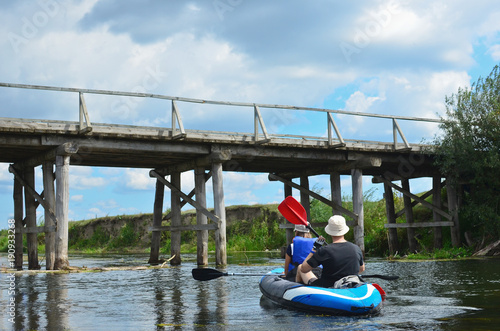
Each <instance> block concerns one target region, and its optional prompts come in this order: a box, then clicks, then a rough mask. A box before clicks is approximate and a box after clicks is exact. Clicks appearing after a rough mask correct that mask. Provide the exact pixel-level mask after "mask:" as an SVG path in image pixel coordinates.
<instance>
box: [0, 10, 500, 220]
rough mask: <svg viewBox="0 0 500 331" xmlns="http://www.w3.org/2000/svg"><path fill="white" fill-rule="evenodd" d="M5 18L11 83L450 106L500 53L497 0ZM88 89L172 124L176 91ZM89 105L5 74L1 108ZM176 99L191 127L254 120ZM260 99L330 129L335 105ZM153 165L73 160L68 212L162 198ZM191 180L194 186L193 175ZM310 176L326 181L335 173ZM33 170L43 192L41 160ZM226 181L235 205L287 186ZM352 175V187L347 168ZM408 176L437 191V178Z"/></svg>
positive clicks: (89, 213)
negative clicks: (149, 96)
mask: <svg viewBox="0 0 500 331" xmlns="http://www.w3.org/2000/svg"><path fill="white" fill-rule="evenodd" d="M0 22H1V23H0V35H1V36H2V38H0V61H1V63H2V65H1V66H0V77H1V78H0V81H2V82H6V83H21V84H33V85H50V86H61V87H78V88H88V89H105V90H118V91H128V92H147V93H155V94H165V95H170V96H181V97H191V98H200V99H212V100H224V101H241V102H255V103H268V104H284V105H296V106H306V107H321V108H331V109H344V110H348V111H358V112H359V111H361V112H368V113H381V114H392V115H402V116H417V117H430V118H436V117H437V116H439V115H442V114H444V110H445V107H444V98H445V96H446V95H451V94H452V93H455V92H456V91H457V90H458V88H459V87H466V86H469V85H470V84H471V83H472V82H474V81H475V80H476V79H477V78H478V77H479V76H483V77H484V76H487V75H488V74H489V73H490V71H491V70H492V68H493V66H494V65H496V64H498V63H499V62H500V34H499V32H500V7H499V6H498V4H497V2H496V1H487V0H478V1H475V2H470V1H453V2H452V1H409V0H407V1H373V0H370V1H368V0H364V1H362V0H361V1H350V2H347V1H309V2H304V1H298V0H288V1H284V0H277V1H262V0H252V1H249V0H213V1H159V0H157V1H153V0H150V1H138V0H136V1H132V0H107V1H103V0H39V1H8V2H7V1H3V2H1V3H0ZM86 101H87V107H88V110H89V116H90V119H91V121H92V122H104V123H115V124H118V123H122V124H134V125H154V126H166V127H169V126H170V125H171V123H170V122H169V121H170V118H169V114H168V112H169V109H170V105H169V104H168V103H165V102H161V101H159V100H142V99H141V100H137V99H131V98H125V99H124V98H121V99H120V98H111V97H102V96H92V95H86ZM77 104H78V100H77V96H76V95H74V94H70V93H68V94H60V93H59V94H58V93H55V92H47V91H27V90H18V89H8V88H0V117H23V118H41V119H58V120H77V119H78V108H77ZM179 108H180V111H181V115H182V116H183V121H184V125H185V127H186V129H214V130H228V131H229V130H231V131H236V130H241V131H251V130H252V121H251V119H252V117H251V116H252V111H253V110H252V109H238V110H237V111H235V110H234V109H228V108H226V109H223V108H221V107H210V106H203V108H201V107H200V106H197V105H190V104H184V103H183V104H180V107H179ZM261 111H262V112H263V116H264V120H265V121H266V123H267V126H268V130H269V131H271V132H272V133H292V134H304V135H315V136H323V135H325V134H326V124H325V116H324V114H318V113H305V112H293V111H290V112H285V111H271V110H261ZM336 120H337V121H338V122H337V124H338V125H339V128H340V130H341V132H342V134H343V136H344V138H353V139H380V140H387V141H390V140H391V138H392V136H391V132H390V129H391V126H390V125H391V124H390V123H386V122H370V121H369V120H367V119H365V118H352V117H350V116H349V117H345V116H338V117H337V118H336ZM400 124H401V126H402V127H403V130H404V132H405V135H406V137H407V138H408V139H409V140H410V142H420V141H421V140H422V139H423V138H425V139H428V140H431V139H432V137H433V136H434V135H435V134H436V133H438V132H437V127H436V126H435V125H434V126H433V125H412V124H410V123H404V121H403V122H402V123H400ZM374 128H376V130H375V129H374ZM7 169H8V164H1V163H0V228H3V227H5V226H6V224H7V220H8V219H9V218H12V216H13V202H12V180H13V178H12V175H11V174H10V173H9V172H8V170H7ZM147 173H148V169H121V168H120V169H118V168H88V167H77V166H72V167H71V168H70V199H71V200H70V205H69V209H70V210H69V215H70V219H72V220H81V219H86V218H92V217H96V216H97V217H99V216H105V215H119V214H136V213H150V212H152V209H153V198H154V186H155V185H154V181H153V180H152V179H150V178H149V176H148V174H147ZM182 180H183V186H182V189H183V191H185V192H189V191H190V190H191V189H192V187H193V185H194V184H193V183H194V179H193V175H192V173H190V172H187V173H184V174H183V177H182ZM310 181H311V186H312V187H315V188H316V189H318V190H323V193H324V194H325V195H327V194H328V191H329V180H328V178H327V177H325V176H318V177H313V178H311V179H310ZM36 182H37V190H38V191H39V192H41V190H42V189H41V187H40V183H41V182H42V179H41V171H40V169H37V177H36ZM370 182H371V178H369V177H365V178H364V184H365V185H364V189H365V190H375V191H374V192H375V196H376V197H381V195H382V192H381V190H382V188H381V187H379V186H376V185H375V186H373V185H371V184H370ZM224 184H225V185H224V189H225V198H226V204H227V205H234V204H254V203H276V202H280V201H281V200H282V198H283V191H282V185H280V184H278V183H274V182H269V181H268V180H267V174H242V173H231V172H226V173H225V174H224ZM342 184H343V188H342V192H343V194H344V195H347V196H348V195H350V193H351V191H350V190H351V189H350V178H349V177H345V178H342ZM411 185H412V188H413V190H415V191H424V190H428V189H430V182H429V180H426V179H424V180H419V181H412V184H411ZM210 190H211V186H210V184H209V187H208V188H207V192H208V193H210V192H211V191H210ZM167 193H168V190H167ZM208 203H209V205H210V196H209V202H208ZM169 204H170V201H169V194H167V195H166V198H165V208H168V206H169ZM188 208H189V207H188ZM38 215H39V218H41V216H42V215H43V210H42V209H41V207H40V208H39V210H38Z"/></svg>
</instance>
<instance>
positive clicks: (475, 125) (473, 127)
mask: <svg viewBox="0 0 500 331" xmlns="http://www.w3.org/2000/svg"><path fill="white" fill-rule="evenodd" d="M445 103H446V116H445V117H443V118H441V120H442V124H441V125H440V128H441V129H442V132H443V134H442V135H441V136H439V137H436V138H435V140H434V145H435V153H436V165H437V166H438V167H439V168H440V170H441V172H442V173H443V174H444V175H445V176H446V177H447V180H449V181H452V182H453V183H455V184H456V185H461V186H462V188H464V193H463V197H462V198H463V199H462V204H461V207H460V210H459V216H460V224H461V229H462V230H463V231H470V232H471V233H473V234H475V235H476V236H483V237H484V236H485V235H491V236H493V238H491V239H494V238H498V237H499V236H500V68H499V66H498V65H497V66H495V67H494V68H493V70H492V72H491V73H490V75H489V76H488V77H486V78H485V79H483V78H479V79H478V80H477V82H475V83H474V84H472V86H471V87H470V88H459V90H458V92H457V93H456V94H452V95H451V96H450V97H446V99H445ZM457 187H458V186H457Z"/></svg>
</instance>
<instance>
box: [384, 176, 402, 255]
mask: <svg viewBox="0 0 500 331" xmlns="http://www.w3.org/2000/svg"><path fill="white" fill-rule="evenodd" d="M384 197H385V212H386V215H387V223H388V224H394V223H396V211H395V207H394V194H393V193H392V187H390V186H389V184H387V183H386V182H384ZM387 232H388V233H387V235H388V237H389V238H388V239H389V240H388V241H389V254H391V255H394V254H396V252H397V251H398V250H399V241H398V229H396V228H389V229H388V230H387Z"/></svg>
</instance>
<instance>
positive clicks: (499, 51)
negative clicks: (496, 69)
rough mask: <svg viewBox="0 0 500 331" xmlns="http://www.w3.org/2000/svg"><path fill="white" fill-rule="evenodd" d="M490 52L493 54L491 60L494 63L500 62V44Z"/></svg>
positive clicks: (494, 46)
mask: <svg viewBox="0 0 500 331" xmlns="http://www.w3.org/2000/svg"><path fill="white" fill-rule="evenodd" d="M488 52H489V53H490V54H491V58H492V59H493V60H494V61H500V45H499V44H497V45H493V46H491V47H490V49H489V51H488Z"/></svg>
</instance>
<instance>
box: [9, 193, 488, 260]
mask: <svg viewBox="0 0 500 331" xmlns="http://www.w3.org/2000/svg"><path fill="white" fill-rule="evenodd" d="M401 200H402V199H400V198H398V197H395V203H396V206H397V207H398V204H401V206H399V207H402V201H401ZM350 204H351V202H349V201H345V202H344V203H343V205H344V206H345V207H346V208H348V209H349V208H352V207H351V206H350ZM364 205H365V211H364V213H365V252H366V256H368V257H386V258H388V259H402V258H404V259H457V258H464V257H468V256H472V255H473V254H474V252H475V251H476V250H479V249H480V248H484V246H483V247H479V246H475V247H471V246H470V247H469V246H467V247H466V246H462V247H458V248H455V247H452V246H451V242H450V240H449V239H448V240H446V239H445V241H444V248H442V249H433V248H432V247H433V244H432V243H433V233H432V231H431V230H430V229H426V228H420V229H415V232H416V238H417V241H418V246H419V248H418V251H417V252H413V253H410V252H408V244H407V235H406V231H405V229H398V237H399V238H400V246H401V250H400V251H399V252H397V253H395V254H394V255H392V256H390V255H389V250H388V243H387V229H385V228H384V224H385V222H386V215H385V200H379V201H372V200H371V199H370V196H369V195H368V196H367V197H365V202H364ZM167 215H168V211H166V212H165V213H164V215H163V217H164V221H163V223H162V225H164V226H168V225H170V221H169V220H168V219H167ZM330 215H331V209H330V208H329V207H328V206H326V205H324V204H322V203H320V202H319V201H317V200H314V199H313V200H312V202H311V217H312V222H313V224H314V223H318V222H325V221H326V220H327V219H328V217H329V216H330ZM414 217H415V221H416V222H425V221H429V220H431V219H432V212H431V211H430V210H428V209H425V208H422V207H419V206H416V207H415V208H414ZM152 219H153V215H152V214H139V215H118V216H109V217H101V218H95V219H90V220H82V221H71V222H70V223H69V251H70V253H85V254H102V253H149V250H150V245H151V232H150V231H149V227H150V226H151V224H152ZM226 219H227V248H228V251H229V252H237V251H240V252H248V251H266V250H267V251H281V249H282V248H283V247H285V246H286V231H285V230H283V229H280V228H279V225H280V224H283V223H286V222H287V221H286V220H285V219H284V218H283V217H282V216H281V214H280V213H279V211H278V205H277V204H267V205H252V206H228V207H227V208H226ZM181 222H182V225H193V224H196V212H195V210H188V211H185V212H183V213H182V216H181ZM316 230H317V231H318V232H319V233H320V234H321V233H322V230H323V229H322V228H317V229H316ZM448 237H449V229H448V228H443V238H448ZM346 238H347V240H350V241H352V240H353V234H352V231H350V232H349V233H348V234H347V236H346ZM38 242H39V254H40V255H41V256H43V253H44V249H45V247H44V242H45V235H44V234H43V233H42V234H39V235H38ZM181 242H182V246H181V252H182V253H183V254H184V253H196V246H197V243H196V232H195V231H183V232H182V234H181ZM214 242H215V241H214V233H213V231H210V232H209V251H213V250H215V243H214ZM25 247H26V245H25ZM7 249H8V241H7V231H6V230H2V231H1V232H0V251H6V250H7ZM160 252H161V253H162V254H164V255H168V256H169V254H170V233H169V232H162V237H161V248H160Z"/></svg>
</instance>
